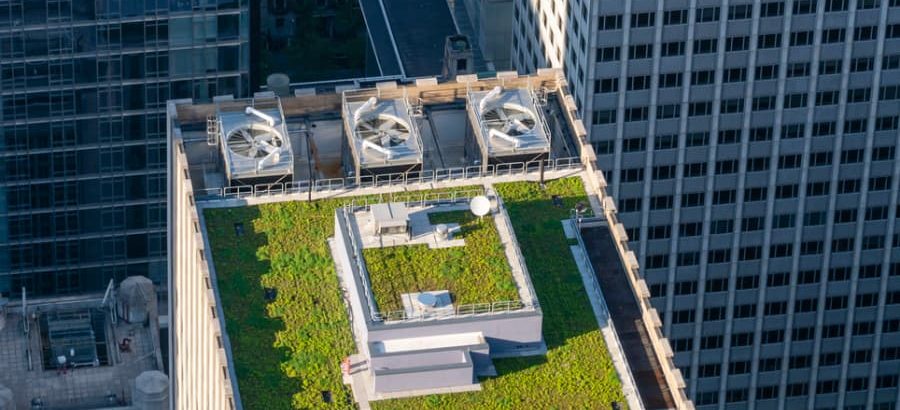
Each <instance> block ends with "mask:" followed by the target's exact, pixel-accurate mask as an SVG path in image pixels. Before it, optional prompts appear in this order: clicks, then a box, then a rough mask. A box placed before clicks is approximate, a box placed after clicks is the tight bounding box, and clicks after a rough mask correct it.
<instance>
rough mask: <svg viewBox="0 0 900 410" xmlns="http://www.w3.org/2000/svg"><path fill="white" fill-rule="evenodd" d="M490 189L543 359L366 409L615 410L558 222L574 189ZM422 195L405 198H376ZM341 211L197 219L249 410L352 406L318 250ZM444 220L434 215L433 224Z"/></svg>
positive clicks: (613, 380)
mask: <svg viewBox="0 0 900 410" xmlns="http://www.w3.org/2000/svg"><path fill="white" fill-rule="evenodd" d="M471 188H472V187H468V189H471ZM466 189H467V188H456V189H455V190H456V191H463V190H466ZM496 189H497V191H498V193H500V195H501V196H502V197H503V199H504V201H505V203H506V206H507V211H508V213H509V215H510V218H511V219H512V224H513V227H514V229H515V231H516V235H517V237H518V240H519V245H520V247H521V249H522V253H523V255H524V257H525V261H526V264H527V265H528V269H529V273H530V274H531V279H532V283H533V284H534V288H535V291H536V293H537V296H538V299H539V301H540V304H541V308H542V309H543V314H544V339H545V341H546V342H547V346H548V350H549V351H548V353H547V356H546V357H543V356H541V357H529V358H515V359H502V360H495V361H494V364H495V367H496V368H497V371H498V373H499V376H497V377H494V378H489V379H484V380H482V383H483V387H484V389H483V391H481V392H473V393H461V394H451V395H434V396H427V397H420V398H413V399H404V400H392V401H387V402H373V403H372V404H373V406H374V407H375V408H378V409H422V408H431V409H492V408H496V409H520V408H535V409H538V408H540V409H545V408H547V409H549V408H607V407H609V403H610V402H612V401H614V400H615V401H619V402H620V403H622V404H623V406H624V403H625V400H624V396H623V394H622V388H621V385H620V383H619V380H618V377H617V375H616V373H615V370H614V368H613V366H612V363H611V361H610V358H609V355H608V353H607V350H606V346H605V345H604V342H603V338H602V336H601V335H600V332H599V330H598V328H597V323H596V320H595V318H594V315H593V311H592V310H591V306H590V303H589V301H588V299H587V295H586V294H585V291H584V288H583V285H582V282H581V278H580V276H579V274H578V270H577V267H576V265H575V261H574V260H573V259H572V256H571V252H569V248H568V246H569V244H568V242H567V240H566V238H565V236H564V234H563V231H562V226H561V224H560V222H559V221H560V220H561V219H564V218H567V217H568V215H569V209H571V208H572V207H574V205H575V203H576V202H577V201H579V200H585V198H584V190H583V188H582V186H581V181H580V180H579V179H577V178H569V179H563V180H557V181H551V182H549V183H547V186H546V190H542V189H541V188H540V187H539V186H538V185H537V184H535V183H527V182H518V183H511V184H501V185H498V186H496ZM399 195H406V196H405V197H401V196H399ZM551 195H559V196H560V197H561V198H562V199H563V202H564V205H563V206H562V207H560V208H556V207H554V206H553V205H552V203H551V201H550V197H551ZM420 196H421V193H416V192H411V193H405V194H398V196H386V197H382V198H380V199H377V200H378V201H379V202H388V201H392V200H405V199H418V197H420ZM357 200H358V201H359V199H357ZM343 203H344V201H342V200H320V201H316V202H312V203H309V202H280V203H273V204H265V205H260V206H254V207H243V208H228V209H207V210H205V212H204V216H205V218H206V229H207V232H208V234H209V240H210V246H211V248H212V253H213V260H214V263H215V267H216V274H217V283H218V287H219V296H220V298H221V303H222V308H223V309H224V312H225V325H226V330H227V332H228V336H229V339H230V341H231V345H232V354H233V357H234V363H235V369H236V372H237V376H238V387H239V389H240V394H241V400H242V403H243V405H244V408H245V409H247V410H256V409H273V410H280V409H292V408H293V409H307V408H352V407H354V405H353V404H352V403H351V399H350V396H349V392H348V391H347V390H345V388H344V386H343V385H342V383H341V372H340V367H339V362H340V360H341V358H343V357H344V356H347V355H348V354H350V353H351V352H353V351H355V350H356V349H355V347H354V346H353V340H352V336H351V333H350V326H349V322H348V319H347V314H346V309H345V307H344V304H343V301H342V300H341V295H340V289H339V287H338V281H337V276H336V273H335V270H334V263H333V261H332V259H331V255H330V251H329V249H328V245H327V242H326V240H327V238H329V237H331V236H333V234H334V232H333V230H334V219H333V218H334V210H335V209H336V208H337V207H338V206H341V205H342V204H343ZM454 217H455V216H453V215H452V214H450V215H439V216H437V215H436V216H435V219H434V221H442V222H447V221H449V219H447V220H445V219H443V218H454ZM463 221H464V222H465V219H463ZM235 223H242V224H243V226H244V235H243V236H240V237H238V236H236V234H235V229H234V224H235ZM470 223H471V221H469V222H465V226H464V231H463V233H462V234H463V235H465V237H466V240H467V241H469V240H470V239H471V238H473V237H474V235H476V233H478V232H484V231H479V230H478V229H477V228H478V227H477V226H474V225H470ZM504 262H505V258H504ZM265 288H272V289H275V290H276V291H277V298H276V299H275V300H274V301H272V302H267V301H266V299H265V291H264V289H265ZM322 391H330V392H331V394H332V402H331V403H330V404H326V403H325V402H324V401H323V399H322V394H321V392H322Z"/></svg>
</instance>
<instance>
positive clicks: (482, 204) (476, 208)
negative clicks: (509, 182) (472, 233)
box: [469, 195, 491, 216]
mask: <svg viewBox="0 0 900 410" xmlns="http://www.w3.org/2000/svg"><path fill="white" fill-rule="evenodd" d="M469 210H470V211H472V213H473V214H475V216H485V215H487V214H488V212H491V200H490V199H488V197H486V196H484V195H478V196H476V197H475V198H472V200H471V201H469Z"/></svg>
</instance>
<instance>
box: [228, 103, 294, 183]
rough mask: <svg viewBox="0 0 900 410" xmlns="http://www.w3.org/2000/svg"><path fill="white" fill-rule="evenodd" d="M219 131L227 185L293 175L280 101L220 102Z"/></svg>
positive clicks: (274, 180) (286, 177) (273, 179)
mask: <svg viewBox="0 0 900 410" xmlns="http://www.w3.org/2000/svg"><path fill="white" fill-rule="evenodd" d="M218 124H219V125H218V130H219V139H220V146H221V148H222V156H223V157H224V159H225V170H226V173H227V177H228V182H229V185H231V186H235V185H253V184H257V183H263V182H281V181H283V180H285V179H289V178H290V177H291V175H292V174H293V169H294V156H293V152H292V151H291V143H290V139H289V138H288V132H287V127H286V125H285V121H284V115H283V113H282V110H281V102H280V100H278V99H268V100H254V101H253V103H252V104H251V105H249V106H244V107H240V108H237V107H234V106H225V105H220V106H219V109H218Z"/></svg>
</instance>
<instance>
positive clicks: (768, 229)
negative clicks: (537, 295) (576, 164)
mask: <svg viewBox="0 0 900 410" xmlns="http://www.w3.org/2000/svg"><path fill="white" fill-rule="evenodd" d="M513 31H514V34H513V52H512V53H513V54H512V60H513V62H514V65H515V66H516V67H517V68H518V69H519V71H522V72H528V71H532V70H534V69H536V68H538V67H544V66H554V67H563V68H565V71H566V76H567V78H568V80H569V83H570V87H571V88H572V90H573V91H572V92H573V94H574V95H575V98H576V101H577V104H578V106H579V107H583V114H584V117H585V118H586V119H589V120H590V123H591V125H590V126H589V128H590V136H591V140H592V143H593V145H594V147H595V149H596V151H597V155H598V162H599V166H600V168H601V169H603V170H607V179H608V180H609V184H610V190H611V192H612V195H613V196H614V197H616V198H618V204H617V205H618V211H619V215H620V218H621V220H622V221H623V223H624V224H625V226H626V227H627V228H628V234H629V237H630V239H631V242H632V248H634V249H635V250H636V251H637V253H638V258H639V262H640V265H641V266H642V271H643V275H644V277H645V279H646V281H647V284H648V286H649V289H650V292H651V295H652V296H653V299H652V300H653V304H654V306H655V307H656V308H657V309H658V310H659V311H660V312H661V313H663V314H662V316H663V317H662V319H663V329H664V333H665V334H666V336H667V337H668V338H669V339H670V341H671V343H672V348H673V350H675V352H676V353H675V363H676V365H677V366H678V367H679V368H681V369H682V373H683V374H684V375H685V378H686V379H687V384H688V389H689V392H690V394H689V397H690V398H692V399H694V403H695V404H696V405H697V406H698V407H699V408H729V409H730V408H789V409H794V408H809V409H820V408H821V409H826V408H829V409H830V408H860V409H861V408H876V409H877V408H895V407H896V405H897V403H898V395H900V391H898V388H897V386H898V370H900V362H898V361H897V360H898V359H900V354H898V352H900V338H898V337H897V336H898V334H897V332H898V331H900V250H898V249H897V247H898V246H900V236H898V233H900V232H898V230H897V229H896V225H897V223H898V222H900V221H898V213H900V208H898V184H900V161H898V160H897V158H896V150H897V147H898V145H900V131H898V122H900V120H898V116H900V1H897V0H818V1H816V0H786V1H750V0H717V1H709V0H674V1H669V0H667V1H664V2H663V1H637V0H625V1H587V0H570V1H568V2H562V1H548V0H520V1H517V2H516V6H515V8H514V24H513Z"/></svg>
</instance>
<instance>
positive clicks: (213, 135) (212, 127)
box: [206, 115, 219, 147]
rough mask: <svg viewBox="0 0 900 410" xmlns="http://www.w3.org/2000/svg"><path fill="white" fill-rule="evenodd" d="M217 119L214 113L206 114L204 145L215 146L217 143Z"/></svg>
mask: <svg viewBox="0 0 900 410" xmlns="http://www.w3.org/2000/svg"><path fill="white" fill-rule="evenodd" d="M218 137H219V120H218V119H217V118H216V116H215V115H207V116H206V145H209V146H210V147H215V146H216V145H218Z"/></svg>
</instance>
